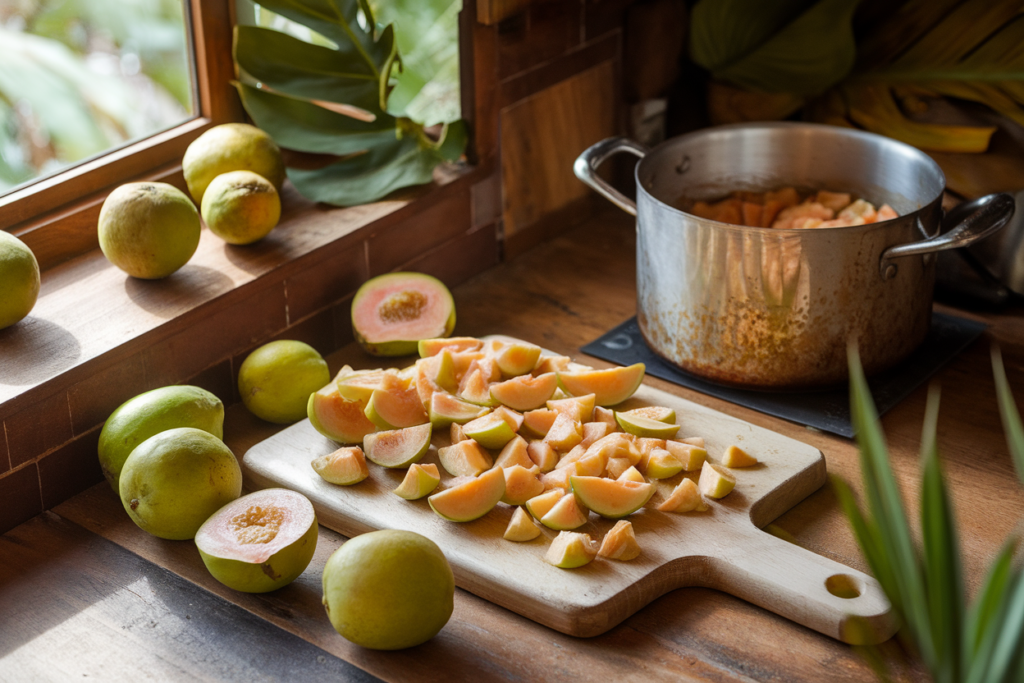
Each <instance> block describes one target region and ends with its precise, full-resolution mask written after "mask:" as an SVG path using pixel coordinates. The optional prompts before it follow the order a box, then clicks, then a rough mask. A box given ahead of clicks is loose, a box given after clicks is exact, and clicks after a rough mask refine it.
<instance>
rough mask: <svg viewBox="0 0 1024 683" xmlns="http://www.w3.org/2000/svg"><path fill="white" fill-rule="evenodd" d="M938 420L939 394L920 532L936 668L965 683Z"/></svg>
mask: <svg viewBox="0 0 1024 683" xmlns="http://www.w3.org/2000/svg"><path fill="white" fill-rule="evenodd" d="M938 416H939V392H938V389H937V388H934V387H933V389H932V390H931V391H930V392H929V393H928V404H927V407H926V408H925V421H924V430H923V434H922V436H921V457H922V459H923V460H924V474H923V482H922V487H921V531H922V535H923V536H924V575H925V582H926V585H927V588H928V613H929V615H930V617H931V631H932V636H933V638H934V645H933V647H934V651H935V653H936V655H937V657H938V661H937V664H938V666H937V667H936V668H934V669H933V671H934V672H935V676H936V681H937V682H938V683H959V681H960V680H961V679H962V673H961V667H962V661H961V654H962V647H961V642H962V637H963V636H962V627H963V619H964V586H963V572H962V569H961V567H960V540H959V537H958V535H957V531H956V521H955V520H954V518H953V510H952V506H951V505H950V501H949V494H948V493H947V491H946V485H945V482H944V481H943V477H942V469H941V467H940V465H939V455H938V448H937V447H936V443H935V436H936V430H937V426H938Z"/></svg>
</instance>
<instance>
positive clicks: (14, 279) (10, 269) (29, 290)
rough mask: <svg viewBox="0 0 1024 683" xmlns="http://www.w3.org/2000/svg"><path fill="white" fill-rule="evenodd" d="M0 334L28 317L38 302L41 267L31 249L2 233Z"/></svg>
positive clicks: (11, 236) (0, 239) (0, 255)
mask: <svg viewBox="0 0 1024 683" xmlns="http://www.w3.org/2000/svg"><path fill="white" fill-rule="evenodd" d="M0 292H3V295H2V296H0V330H2V329H4V328H5V327H10V326H11V325H13V324H14V323H16V322H18V321H19V320H21V319H23V318H24V317H25V316H27V315H28V314H29V313H30V312H31V311H32V308H33V307H34V306H35V305H36V299H37V298H39V263H38V261H36V257H35V254H33V253H32V250H31V249H29V248H28V246H27V245H26V244H25V243H24V242H22V241H21V240H19V239H18V238H17V237H15V236H14V235H12V234H11V233H9V232H4V231H3V230H0Z"/></svg>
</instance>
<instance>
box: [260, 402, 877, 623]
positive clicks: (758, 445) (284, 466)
mask: <svg viewBox="0 0 1024 683" xmlns="http://www.w3.org/2000/svg"><path fill="white" fill-rule="evenodd" d="M640 405H663V406H668V407H671V408H673V409H675V411H676V421H677V422H678V423H679V424H680V425H681V429H680V431H679V435H678V436H680V437H686V436H703V437H704V439H705V441H706V444H707V451H708V454H709V457H710V458H711V460H712V461H716V460H718V459H719V458H720V456H721V454H722V453H723V452H724V450H725V449H726V448H727V447H728V446H729V445H732V444H736V445H738V446H740V447H742V448H744V449H745V450H747V451H748V452H750V453H751V454H753V455H755V456H756V457H757V458H758V459H759V460H760V461H761V464H759V465H757V466H755V467H752V468H744V469H738V470H735V473H736V488H735V489H734V490H733V492H732V493H731V494H729V495H728V496H726V497H725V498H723V499H722V500H720V501H709V502H710V510H708V511H706V512H689V513H682V514H680V513H665V512H659V511H658V510H656V509H654V506H656V505H657V504H658V503H659V502H660V501H662V500H664V498H665V497H666V496H667V495H668V493H669V492H670V491H671V490H672V488H674V487H675V485H676V484H678V483H679V481H680V480H681V479H682V477H683V476H690V477H694V478H695V477H696V475H697V474H698V473H690V474H688V475H687V474H679V475H677V476H675V477H673V478H671V479H667V480H664V481H662V482H660V483H659V484H658V489H659V490H658V493H657V494H655V496H654V498H653V499H652V500H651V502H650V503H648V506H647V507H645V508H644V509H642V510H640V511H638V512H636V513H634V514H632V515H630V516H629V518H628V519H629V521H630V522H632V523H633V529H634V532H635V534H636V537H637V540H638V542H639V544H640V547H641V549H642V554H641V555H640V557H638V558H637V559H635V560H632V561H629V562H617V561H614V560H605V559H603V558H598V559H597V560H595V561H594V562H591V563H590V564H588V565H586V566H584V567H581V568H579V569H572V570H565V569H558V568H556V567H553V566H551V565H549V564H547V563H546V562H544V560H543V556H544V553H545V551H546V550H547V548H548V545H549V544H550V542H551V540H552V539H553V538H554V537H555V536H556V535H557V532H554V531H552V530H550V529H546V528H545V529H543V533H542V535H541V536H540V537H539V538H537V539H535V540H533V541H530V542H528V543H513V542H510V541H506V540H504V539H503V538H502V534H503V533H504V531H505V528H506V526H507V525H508V521H509V519H510V518H511V517H512V512H513V509H514V508H512V507H509V506H507V505H505V504H503V503H499V504H498V506H497V507H496V508H495V509H494V510H492V511H491V512H489V513H488V514H487V515H485V516H484V517H482V518H481V519H478V520H476V521H473V522H468V523H463V524H459V523H454V522H448V521H446V520H444V519H442V518H441V517H439V516H437V515H436V514H434V512H433V511H432V510H431V508H430V506H429V504H428V503H427V501H426V499H425V498H424V499H422V500H418V501H406V500H404V499H402V498H399V497H398V496H396V495H395V494H393V493H392V491H393V490H394V489H395V488H396V487H397V486H398V484H399V483H401V481H402V478H403V477H404V475H405V470H387V469H384V468H381V467H377V466H376V465H373V464H372V463H370V464H369V467H370V477H369V478H368V479H366V480H365V481H363V482H361V483H359V484H356V485H354V486H349V487H342V486H335V485H333V484H328V483H327V482H325V481H323V480H322V479H321V478H320V476H319V475H318V474H316V472H314V471H313V468H312V467H311V466H310V462H311V461H312V460H313V459H314V458H316V457H318V456H320V455H324V454H326V453H330V452H331V451H333V450H335V449H336V448H337V447H338V446H337V444H335V443H334V442H332V441H330V440H328V439H326V438H324V437H323V436H321V435H320V434H319V433H318V432H317V431H316V430H315V429H313V426H312V425H311V424H310V423H309V420H303V421H302V422H299V423H296V424H294V425H292V426H291V427H289V428H287V429H285V430H284V431H281V432H279V433H278V434H276V435H274V436H272V437H270V438H269V439H266V440H265V441H262V442H260V443H258V444H256V445H255V446H253V447H252V448H251V449H249V451H248V452H247V453H246V454H245V456H244V458H243V467H244V472H245V475H246V479H247V486H248V487H249V488H266V487H274V486H280V487H284V488H289V489H292V490H295V491H298V492H300V493H302V494H304V495H305V496H307V497H308V498H309V499H310V500H311V501H312V503H313V507H314V508H315V509H316V513H317V518H318V520H319V521H320V523H321V524H323V525H324V526H326V527H329V528H331V529H334V530H336V531H338V532H340V533H342V534H345V535H346V536H355V535H358V534H361V533H365V532H368V531H374V530H377V529H407V530H410V531H416V532H418V533H421V534H423V535H425V536H427V537H428V538H430V539H432V540H433V541H434V542H436V543H437V544H438V545H439V546H440V547H441V549H442V550H443V551H444V554H445V555H446V556H447V558H448V560H449V562H450V563H451V565H452V569H453V570H454V572H455V580H456V583H457V584H458V585H459V586H460V587H462V588H464V589H466V590H468V591H470V592H472V593H475V594H477V595H479V596H480V597H483V598H485V599H487V600H490V601H491V602H494V603H496V604H498V605H501V606H503V607H506V608H508V609H510V610H512V611H514V612H518V613H519V614H522V615H523V616H525V617H528V618H530V619H533V620H534V621H537V622H539V623H541V624H544V625H545V626H549V627H551V628H553V629H556V630H558V631H561V632H562V633H567V634H569V635H573V636H585V637H586V636H595V635H599V634H601V633H604V632H605V631H607V630H608V629H610V628H612V627H613V626H615V625H616V624H618V623H620V622H621V621H622V620H624V619H626V618H627V617H629V616H630V615H632V614H633V613H634V612H636V611H638V610H639V609H641V608H642V607H644V606H645V605H647V604H648V603H650V602H651V601H653V600H655V599H657V598H658V597H659V596H661V595H664V594H665V593H667V592H669V591H672V590H675V589H676V588H683V587H686V586H704V587H709V588H716V589H718V590H722V591H725V592H727V593H730V594H732V595H735V596H737V597H739V598H742V599H744V600H747V601H749V602H751V603H754V604H756V605H760V606H761V607H764V608H765V609H769V610H771V611H773V612H775V613H777V614H780V615H782V616H784V617H787V618H788V619H792V620H793V621H796V622H798V623H800V624H803V625H805V626H808V627H810V628H813V629H815V630H817V631H820V632H821V633H824V634H826V635H828V636H831V637H833V638H837V639H840V640H843V641H845V642H849V643H877V642H882V641H884V640H887V639H888V638H889V637H891V636H892V635H893V633H895V630H896V624H895V621H894V619H892V617H891V614H890V605H889V602H888V601H887V600H886V598H885V595H884V593H883V592H882V590H881V588H880V586H879V585H878V583H877V582H876V581H875V580H874V579H873V578H871V577H870V576H867V575H866V574H863V573H862V572H859V571H856V570H854V569H851V568H850V567H847V566H845V565H842V564H839V563H837V562H835V561H833V560H830V559H828V558H825V557H822V556H820V555H816V554H814V553H812V552H810V551H808V550H805V549H804V548H801V547H799V546H797V545H793V544H791V543H788V542H786V541H783V540H781V539H779V538H776V537H775V536H772V535H770V534H768V533H766V532H763V531H761V527H764V526H765V525H767V524H769V523H770V522H771V521H772V520H774V519H775V518H777V517H778V516H779V515H781V514H782V513H783V512H785V511H786V510H788V509H789V508H791V507H793V506H794V505H795V504H796V503H798V502H800V501H801V500H803V499H804V498H805V497H807V496H808V495H809V494H810V493H812V492H813V491H815V490H816V489H818V488H820V487H821V486H822V485H823V484H824V483H825V481H826V474H825V459H824V457H823V456H822V454H821V451H819V450H817V449H816V448H814V447H812V446H809V445H807V444H804V443H801V442H799V441H795V440H793V439H790V438H788V437H785V436H782V435H780V434H777V433H775V432H772V431H769V430H767V429H763V428H760V427H757V426H755V425H752V424H750V423H747V422H743V421H741V420H737V419H735V418H732V417H729V416H728V415H725V414H723V413H720V412H717V411H715V410H711V409H710V408H706V407H704V406H701V405H698V404H696V403H692V402H690V401H686V400H683V399H681V398H679V397H677V396H674V395H672V394H669V393H667V392H664V391H660V390H657V389H653V388H651V387H648V386H642V387H641V388H640V390H639V391H637V393H636V394H635V395H634V397H633V398H631V399H630V400H629V401H628V402H627V403H624V404H622V406H620V409H622V410H627V409H630V408H633V407H639V406H640ZM444 432H445V433H443V434H442V433H435V435H434V440H433V445H434V446H435V447H438V448H439V447H441V446H446V445H448V443H449V441H448V436H447V430H444ZM423 462H432V463H435V464H437V465H438V470H439V471H440V472H441V473H442V482H444V481H446V480H447V479H449V478H450V477H448V475H447V473H446V472H444V469H443V468H442V467H441V466H440V463H439V462H438V459H437V452H436V450H435V449H434V448H432V449H431V451H430V452H429V453H428V455H427V456H426V457H425V458H424V460H423ZM613 524H614V521H613V520H606V519H603V518H600V517H598V516H597V515H596V514H594V513H591V514H590V520H589V522H588V523H587V524H585V525H584V526H583V527H581V528H579V529H576V531H579V532H586V533H589V534H590V536H591V537H592V538H595V539H596V540H598V541H600V539H601V538H603V537H604V534H605V532H607V531H608V529H610V528H611V527H612V526H613ZM851 595H855V597H843V596H851ZM853 616H856V617H859V618H857V619H852V618H851V617H853Z"/></svg>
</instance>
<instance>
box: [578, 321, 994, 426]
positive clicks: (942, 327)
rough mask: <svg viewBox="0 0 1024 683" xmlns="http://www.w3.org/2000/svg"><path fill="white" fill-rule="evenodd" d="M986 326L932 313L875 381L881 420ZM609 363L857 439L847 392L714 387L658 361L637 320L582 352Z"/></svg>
mask: <svg viewBox="0 0 1024 683" xmlns="http://www.w3.org/2000/svg"><path fill="white" fill-rule="evenodd" d="M986 327H987V325H985V324H984V323H979V322H975V321H973V320H967V319H966V318H960V317H957V316H952V315H947V314H945V313H932V327H931V330H930V331H929V332H928V337H927V338H926V339H925V341H924V344H922V345H921V348H920V349H918V350H917V351H916V352H915V353H914V354H913V355H912V356H911V357H910V358H908V359H907V360H906V361H904V362H903V363H902V364H901V365H899V366H898V367H896V368H894V369H892V370H890V371H888V372H886V373H884V374H881V375H877V376H875V377H872V378H871V380H870V382H869V384H870V385H871V394H872V395H873V396H874V398H875V405H876V406H877V407H878V414H879V415H884V414H885V413H886V411H888V410H889V409H890V408H892V407H893V406H895V405H896V404H897V403H899V402H900V401H902V400H903V399H904V398H906V397H907V396H909V395H910V393H911V392H912V391H914V389H916V388H917V387H918V386H920V385H921V384H922V383H923V382H925V381H926V380H927V379H928V378H929V377H931V376H932V375H933V374H935V373H936V372H937V371H938V370H939V368H941V367H942V366H943V365H945V364H946V363H947V362H949V361H950V360H951V359H952V358H953V357H954V356H956V355H957V354H958V353H960V352H961V351H962V350H964V349H965V348H967V346H968V345H970V343H971V342H973V341H974V340H975V339H977V338H978V337H979V336H980V335H981V333H982V332H983V331H984V330H985V328H986ZM580 351H582V352H583V353H586V354H588V355H591V356H595V357H597V358H601V359H603V360H606V361H609V362H612V363H618V364H619V365H632V364H633V363H644V364H645V365H646V366H647V373H648V374H650V375H653V376H655V377H658V378H659V379H663V380H666V381H669V382H673V383H675V384H679V385H681V386H684V387H687V388H689V389H694V390H696V391H699V392H701V393H705V394H709V395H711V396H716V397H718V398H721V399H724V400H726V401H731V402H732V403H737V404H739V405H741V406H746V407H747V408H753V409H754V410H758V411H760V412H762V413H767V414H768V415H774V416H775V417H781V418H784V419H786V420H791V421H793V422H796V423H798V424H802V425H806V426H808V427H814V428H815V429H820V430H821V431H823V432H829V433H832V434H838V435H840V436H845V437H847V438H851V437H853V433H854V432H853V425H852V424H851V422H850V397H849V393H848V390H847V389H846V388H841V389H834V390H828V391H818V392H798V393H797V392H795V393H768V392H761V391H745V390H743V389H735V388H733V387H726V386H722V385H719V384H714V383H712V382H708V381H706V380H703V379H701V378H699V377H696V376H694V375H691V374H689V373H686V372H683V371H682V370H680V369H679V368H677V367H675V366H674V365H671V364H669V363H668V362H666V361H664V360H662V359H661V358H660V357H659V356H657V355H656V354H655V353H654V352H653V351H651V349H650V348H648V346H647V343H646V342H645V341H644V338H643V336H642V335H641V334H640V328H639V327H638V326H637V323H636V318H631V319H630V320H627V321H626V322H624V323H622V324H621V325H619V326H618V327H616V328H615V329H613V330H611V331H609V332H606V333H605V334H603V335H601V336H600V337H599V338H598V339H595V340H594V341H592V342H590V343H589V344H587V345H586V346H584V347H582V348H581V349H580Z"/></svg>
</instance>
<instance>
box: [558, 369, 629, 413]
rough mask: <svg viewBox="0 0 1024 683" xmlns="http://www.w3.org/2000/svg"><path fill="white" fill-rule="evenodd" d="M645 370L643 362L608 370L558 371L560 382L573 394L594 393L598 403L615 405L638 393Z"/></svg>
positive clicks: (563, 387)
mask: <svg viewBox="0 0 1024 683" xmlns="http://www.w3.org/2000/svg"><path fill="white" fill-rule="evenodd" d="M644 371H645V366H644V364H643V363H635V364H633V365H630V366H628V367H624V368H609V369H607V370H584V371H581V372H570V371H565V372H559V373H558V384H559V386H561V387H562V389H563V390H564V391H565V392H566V393H568V394H570V395H572V396H585V395H587V394H594V396H595V398H594V402H595V403H596V404H597V405H599V406H613V405H617V404H619V403H622V402H623V401H625V400H626V399H627V398H629V397H630V396H632V395H633V394H634V393H636V390H637V389H638V388H639V387H640V384H641V383H642V382H643V381H644Z"/></svg>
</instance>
